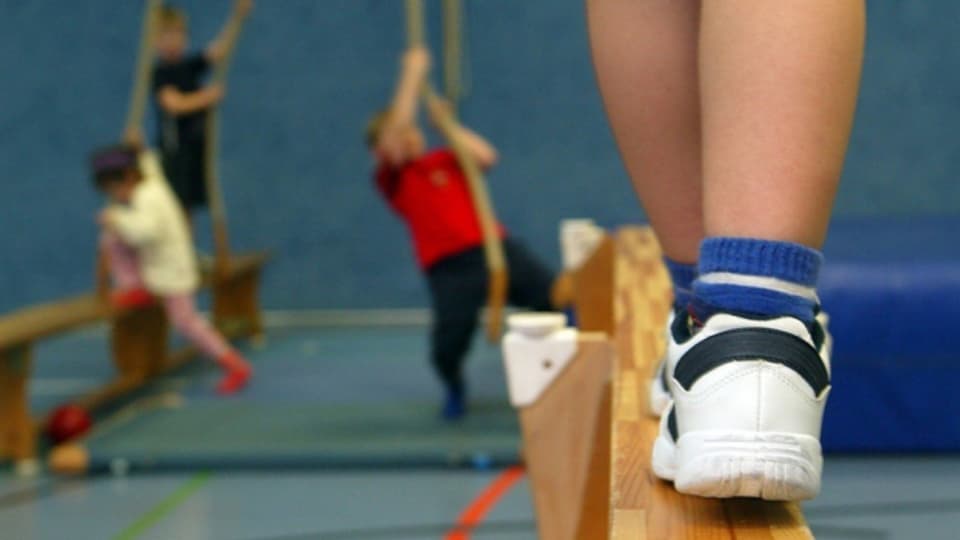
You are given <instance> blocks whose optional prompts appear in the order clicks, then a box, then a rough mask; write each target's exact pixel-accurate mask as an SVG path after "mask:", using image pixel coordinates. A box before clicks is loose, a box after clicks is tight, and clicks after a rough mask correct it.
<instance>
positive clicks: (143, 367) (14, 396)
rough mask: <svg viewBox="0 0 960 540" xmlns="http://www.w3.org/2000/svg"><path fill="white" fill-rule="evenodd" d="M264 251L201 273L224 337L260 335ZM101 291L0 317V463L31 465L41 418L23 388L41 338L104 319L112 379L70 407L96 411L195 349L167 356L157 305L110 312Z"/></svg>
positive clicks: (165, 330)
mask: <svg viewBox="0 0 960 540" xmlns="http://www.w3.org/2000/svg"><path fill="white" fill-rule="evenodd" d="M268 258H269V256H268V255H267V254H265V253H251V254H245V255H238V256H235V257H233V258H232V259H231V261H230V264H229V265H226V267H225V268H222V269H220V270H219V271H207V272H204V277H203V286H204V287H208V288H210V289H211V290H212V291H213V321H214V324H215V325H216V326H217V327H218V328H219V329H220V330H221V331H222V332H224V334H226V335H227V336H228V337H230V338H240V337H251V338H259V337H261V336H262V334H263V323H262V318H261V314H260V305H259V284H260V278H261V273H262V269H263V266H264V265H265V264H266V262H267V260H268ZM106 298H107V296H106V295H105V294H104V293H102V292H101V293H90V294H85V295H80V296H76V297H72V298H67V299H65V300H61V301H58V302H51V303H48V304H42V305H38V306H33V307H29V308H24V309H21V310H18V311H15V312H12V313H8V314H6V315H2V316H0V460H2V459H12V460H14V462H16V463H17V464H19V465H22V466H23V467H24V468H25V469H29V468H32V466H31V464H32V463H34V460H35V458H36V453H37V435H38V433H39V432H40V431H42V429H43V426H44V425H45V423H46V421H45V419H43V418H41V419H40V420H38V421H35V420H34V418H33V416H32V415H31V414H30V409H29V395H28V388H27V386H28V383H29V379H30V372H31V366H32V363H33V348H34V343H36V342H37V341H40V340H42V339H44V338H48V337H51V336H54V335H57V334H62V333H65V332H68V331H71V330H76V329H80V328H83V327H86V326H90V325H93V324H96V323H100V322H103V321H107V322H108V323H109V325H110V344H111V352H112V357H113V362H114V366H115V368H116V370H117V376H116V377H115V379H114V380H113V381H111V382H110V383H108V384H107V385H106V386H104V387H102V388H99V389H97V390H95V391H93V392H91V393H89V394H87V395H84V396H79V397H78V398H77V399H76V400H74V402H75V403H77V404H78V405H81V406H83V407H84V408H86V409H88V410H91V411H95V410H97V409H98V408H100V407H102V406H104V405H106V404H109V403H111V402H113V401H114V400H116V399H117V398H119V397H122V396H124V395H126V394H128V393H129V392H132V391H134V390H136V389H138V388H140V387H142V386H143V385H144V384H146V383H147V382H149V381H150V380H151V379H153V378H154V377H156V376H157V375H160V374H162V373H165V372H167V371H169V370H172V369H175V368H177V367H179V366H181V365H183V364H184V363H185V362H186V361H188V360H190V359H191V358H192V357H193V356H194V354H193V353H194V351H192V350H184V351H176V352H173V353H171V352H170V351H169V345H168V343H169V328H168V324H167V320H166V317H165V315H164V313H163V310H162V308H161V307H160V306H159V305H154V306H150V307H146V308H139V309H132V310H116V309H113V308H112V307H111V306H110V304H109V302H108V301H107V299H106Z"/></svg>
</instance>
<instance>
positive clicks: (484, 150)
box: [427, 97, 500, 169]
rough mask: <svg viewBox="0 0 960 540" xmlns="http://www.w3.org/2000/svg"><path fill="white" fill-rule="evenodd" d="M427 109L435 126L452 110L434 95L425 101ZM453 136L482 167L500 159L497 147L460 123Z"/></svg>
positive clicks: (447, 116)
mask: <svg viewBox="0 0 960 540" xmlns="http://www.w3.org/2000/svg"><path fill="white" fill-rule="evenodd" d="M427 110H428V112H429V113H430V120H431V121H432V122H433V125H434V126H437V125H439V124H440V122H442V121H443V120H445V119H447V118H449V117H450V116H451V115H452V114H453V112H452V110H453V109H452V108H451V106H450V103H449V102H447V100H445V99H443V98H440V97H434V98H433V99H431V100H430V101H428V102H427ZM453 136H454V137H455V138H456V139H457V142H459V143H460V145H462V146H463V147H464V148H465V149H466V150H467V151H468V152H470V154H471V155H472V156H473V159H474V160H476V162H477V165H479V166H480V167H481V168H483V169H489V168H491V167H493V166H494V165H496V164H497V161H498V160H499V159H500V156H499V154H498V153H497V149H496V148H495V147H494V146H493V144H491V143H490V141H488V140H487V139H485V138H484V137H483V136H482V135H480V134H479V133H477V132H475V131H473V130H471V129H468V128H466V127H464V126H462V125H460V124H456V128H455V129H454V131H453Z"/></svg>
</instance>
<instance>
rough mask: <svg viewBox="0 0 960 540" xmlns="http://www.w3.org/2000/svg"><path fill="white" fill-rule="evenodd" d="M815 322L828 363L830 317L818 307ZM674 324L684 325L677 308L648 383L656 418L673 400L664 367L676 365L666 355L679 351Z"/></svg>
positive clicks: (817, 339) (669, 318)
mask: <svg viewBox="0 0 960 540" xmlns="http://www.w3.org/2000/svg"><path fill="white" fill-rule="evenodd" d="M815 320H816V325H815V327H814V337H813V340H814V342H817V343H819V344H820V346H819V351H820V355H821V356H823V357H824V358H827V359H828V361H829V359H830V355H831V349H832V348H833V337H832V336H831V335H830V331H829V330H828V329H827V325H828V323H829V322H830V317H829V316H828V315H827V313H826V312H825V311H822V310H821V309H820V308H819V307H818V308H817V315H816V319H815ZM674 324H686V311H684V310H682V309H678V308H673V309H672V310H670V314H669V315H668V316H667V326H666V328H665V329H664V334H665V336H666V343H667V351H666V352H664V353H663V356H662V357H661V358H660V360H659V361H658V362H657V369H656V370H655V371H654V372H653V377H652V378H651V379H650V382H649V383H648V389H649V390H648V392H647V406H648V409H649V410H648V412H649V413H650V415H651V416H654V417H656V418H660V417H661V416H663V413H664V412H665V411H666V410H667V407H669V406H670V401H671V400H672V399H673V396H671V395H670V384H669V380H670V376H668V375H667V370H666V366H667V364H668V363H670V364H671V365H676V361H674V362H668V361H667V353H668V352H669V351H671V350H673V351H679V350H681V349H680V347H679V346H678V345H677V340H678V337H677V336H678V334H679V333H680V332H684V331H685V330H684V329H683V327H680V328H676V329H675V328H674ZM671 343H672V344H673V346H672V347H671V346H670V344H671Z"/></svg>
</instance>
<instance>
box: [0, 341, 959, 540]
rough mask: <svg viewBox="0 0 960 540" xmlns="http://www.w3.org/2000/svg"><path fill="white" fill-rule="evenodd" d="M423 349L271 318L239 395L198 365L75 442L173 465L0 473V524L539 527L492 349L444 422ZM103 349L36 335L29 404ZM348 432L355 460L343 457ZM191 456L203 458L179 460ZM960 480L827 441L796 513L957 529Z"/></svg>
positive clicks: (81, 531) (64, 532)
mask: <svg viewBox="0 0 960 540" xmlns="http://www.w3.org/2000/svg"><path fill="white" fill-rule="evenodd" d="M425 353H426V329H425V328H424V327H422V326H389V327H376V328H373V327H359V326H358V327H293V328H291V327H283V328H275V329H272V331H271V334H270V340H269V342H268V343H267V344H266V346H265V347H263V348H261V349H258V350H250V351H249V355H250V357H251V359H252V360H253V362H254V363H255V364H256V368H257V379H256V381H255V384H254V386H253V387H252V388H250V390H249V391H248V392H246V393H245V394H244V395H243V396H242V397H241V398H238V399H231V400H220V399H217V398H215V397H214V396H213V395H212V391H211V386H212V383H213V381H214V380H215V377H216V372H215V371H214V370H213V369H212V368H210V367H209V366H206V365H202V364H199V363H198V365H197V366H194V367H191V368H188V369H187V370H185V371H182V372H180V373H178V374H176V375H175V376H173V377H169V378H168V379H166V380H165V381H163V382H161V383H159V384H157V385H156V386H155V388H153V389H152V390H151V391H150V392H147V393H145V394H144V395H142V396H140V397H139V399H137V400H135V401H133V402H131V403H130V404H128V405H127V406H126V407H123V408H121V409H119V410H118V411H117V412H116V413H115V414H113V415H111V416H108V417H107V418H104V419H101V422H100V423H99V427H98V428H97V430H96V431H95V432H94V433H93V434H92V435H91V437H90V438H89V440H88V445H89V447H90V448H91V452H93V453H94V454H98V453H99V454H101V455H103V456H107V459H109V457H110V456H124V457H131V459H133V460H136V459H141V460H144V461H145V462H150V461H151V460H154V461H155V462H156V463H163V462H164V460H166V462H168V463H175V464H177V466H176V467H172V468H171V469H169V470H166V471H162V472H161V471H158V470H153V471H149V470H148V471H144V472H137V471H136V470H135V469H134V470H133V471H131V472H130V473H129V474H126V475H119V474H104V475H98V476H93V477H90V478H88V479H77V480H63V479H57V478H53V477H48V476H40V477H37V478H32V479H18V478H14V477H12V476H10V475H8V474H5V473H4V474H3V475H2V476H0V538H3V539H4V540H7V539H11V540H30V539H61V538H71V539H113V538H117V539H177V540H192V539H238V540H240V539H243V540H266V539H271V540H273V539H312V538H316V539H344V540H346V539H379V538H382V539H429V538H445V537H446V538H465V537H467V536H456V535H455V534H453V533H454V532H455V531H456V530H457V529H456V524H457V523H460V522H462V519H464V518H470V519H472V520H473V521H474V522H477V521H479V524H478V525H476V527H474V528H472V529H470V531H469V537H470V538H476V539H498V540H508V539H511V540H512V539H516V540H520V539H531V538H535V536H536V535H535V524H534V520H533V511H532V506H531V502H530V498H529V495H528V492H527V485H526V483H525V481H523V480H522V479H521V480H520V481H519V482H516V483H509V482H506V483H505V482H504V480H505V476H504V472H503V469H502V468H501V467H500V464H502V463H505V462H507V461H509V460H510V457H511V452H514V453H515V448H516V444H517V433H516V425H515V422H514V420H513V419H512V414H511V412H510V410H509V408H508V407H507V405H506V398H505V396H504V385H503V379H502V368H501V366H500V360H499V354H498V352H497V350H496V349H495V348H493V347H490V346H487V345H485V344H483V343H479V342H478V343H477V345H476V346H475V347H474V353H473V357H472V358H471V381H472V394H473V396H474V400H475V402H476V403H477V406H476V409H477V411H476V412H477V414H476V415H475V417H474V418H473V419H471V420H470V421H468V422H466V423H465V424H464V425H461V426H456V427H450V426H444V425H443V424H442V423H440V422H439V421H438V420H437V419H436V417H435V410H434V408H435V407H436V403H435V402H436V400H437V399H438V397H439V395H438V390H437V388H436V387H435V385H434V383H433V380H432V378H431V376H430V373H429V371H428V370H427V367H426V365H425V362H424V360H423V359H424V357H425ZM106 357H107V356H106V343H105V340H104V336H103V335H102V333H101V332H98V331H92V332H83V333H78V334H74V335H71V336H67V337H64V338H62V339H58V340H54V341H51V342H48V343H45V344H44V345H43V346H42V347H41V348H40V350H39V354H38V358H37V362H36V366H35V370H36V377H35V379H34V381H35V382H34V383H33V384H34V386H33V387H32V394H33V397H34V399H33V401H34V407H35V408H37V409H38V410H39V409H44V408H48V407H50V406H51V405H53V404H56V403H59V402H61V401H63V400H65V399H68V398H69V397H70V396H72V395H76V394H77V393H78V392H82V391H84V390H85V389H88V388H91V387H93V386H95V385H97V384H99V383H101V382H103V381H104V380H106V379H107V378H108V377H109V376H110V367H109V365H106V363H105V362H103V360H102V359H103V358H106ZM67 359H69V361H66V360H67ZM171 396H172V397H171ZM158 398H162V399H158ZM254 409H256V410H258V411H261V412H259V413H257V414H253V413H252V412H251V411H253V410H254ZM354 446H355V447H356V448H357V449H358V452H356V454H357V455H358V456H359V457H357V459H355V460H354V461H353V462H348V461H345V458H344V456H345V455H346V452H343V451H342V450H343V449H345V448H351V447H354ZM308 454H309V455H311V456H312V458H313V460H312V461H309V460H308V461H309V463H312V464H313V465H315V467H314V468H312V469H311V468H310V467H305V463H306V462H305V461H304V456H305V455H308ZM481 458H482V459H481ZM191 459H194V460H195V461H196V462H197V463H198V464H214V466H213V467H212V468H210V469H209V470H205V469H207V467H206V466H201V467H198V468H197V469H196V470H190V468H189V467H188V466H185V465H184V464H185V463H189V462H190V460H191ZM217 459H221V460H222V462H223V463H231V464H233V466H231V467H228V468H226V469H223V468H218V467H216V463H217ZM309 463H308V464H309ZM291 464H292V465H291ZM464 464H468V465H472V466H471V467H465V466H464ZM338 465H340V466H338ZM274 466H275V468H274ZM508 471H509V469H508ZM508 475H509V472H508ZM958 484H960V457H957V456H869V457H867V456H832V457H831V458H830V459H828V462H827V468H826V474H825V484H824V489H823V494H822V495H821V496H820V498H818V499H817V500H816V501H813V502H810V503H808V504H806V505H805V512H806V516H807V519H808V521H809V522H810V524H811V527H812V529H813V531H814V533H815V535H816V537H817V538H820V539H846V538H849V539H899V538H903V539H916V538H924V539H955V538H958V537H960V533H958V532H957V529H956V525H957V524H958V523H960V492H958V490H957V489H956V486H957V485H958ZM491 486H493V491H494V492H495V493H492V494H491ZM498 486H499V487H500V488H501V489H499V493H496V491H498V490H497V487H498ZM491 495H499V498H497V497H496V496H491ZM291 501H295V502H293V503H292V502H291ZM485 503H486V504H485ZM485 509H486V510H488V512H484V510H485Z"/></svg>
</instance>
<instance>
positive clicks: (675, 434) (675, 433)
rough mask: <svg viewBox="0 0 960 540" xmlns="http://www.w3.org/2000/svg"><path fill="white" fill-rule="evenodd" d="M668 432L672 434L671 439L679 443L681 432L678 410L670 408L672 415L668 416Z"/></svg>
mask: <svg viewBox="0 0 960 540" xmlns="http://www.w3.org/2000/svg"><path fill="white" fill-rule="evenodd" d="M667 430H668V431H669V432H670V438H671V439H673V442H677V439H679V438H680V430H679V429H677V409H676V407H670V415H669V416H667Z"/></svg>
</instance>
